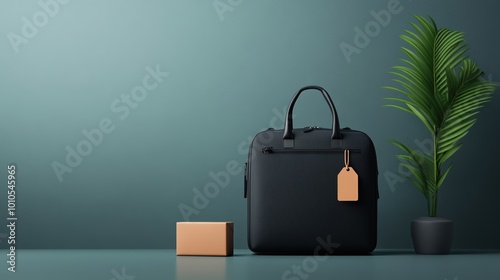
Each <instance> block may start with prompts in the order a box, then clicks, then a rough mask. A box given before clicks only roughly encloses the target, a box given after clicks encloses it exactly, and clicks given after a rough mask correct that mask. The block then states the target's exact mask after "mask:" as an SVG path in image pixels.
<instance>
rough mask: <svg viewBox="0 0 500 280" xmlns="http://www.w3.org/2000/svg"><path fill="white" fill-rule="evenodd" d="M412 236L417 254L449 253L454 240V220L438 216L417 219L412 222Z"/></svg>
mask: <svg viewBox="0 0 500 280" xmlns="http://www.w3.org/2000/svg"><path fill="white" fill-rule="evenodd" d="M411 238H412V240H413V248H415V253H417V254H425V255H445V254H449V253H450V249H451V243H452V240H453V222H452V221H451V220H447V219H443V218H437V217H421V218H418V219H415V220H413V221H412V222H411Z"/></svg>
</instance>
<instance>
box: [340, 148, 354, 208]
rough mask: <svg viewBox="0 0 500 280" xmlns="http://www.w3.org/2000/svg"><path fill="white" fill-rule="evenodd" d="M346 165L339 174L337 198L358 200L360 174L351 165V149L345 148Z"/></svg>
mask: <svg viewBox="0 0 500 280" xmlns="http://www.w3.org/2000/svg"><path fill="white" fill-rule="evenodd" d="M344 165H345V166H344V167H343V168H342V170H340V173H339V175H337V200H338V201H358V174H357V173H356V171H354V168H352V167H350V166H349V150H344Z"/></svg>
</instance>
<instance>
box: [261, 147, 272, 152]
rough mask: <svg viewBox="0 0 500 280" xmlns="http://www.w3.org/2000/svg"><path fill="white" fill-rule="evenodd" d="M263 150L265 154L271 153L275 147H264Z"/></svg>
mask: <svg viewBox="0 0 500 280" xmlns="http://www.w3.org/2000/svg"><path fill="white" fill-rule="evenodd" d="M262 152H263V153H264V154H270V153H272V152H273V147H264V148H262Z"/></svg>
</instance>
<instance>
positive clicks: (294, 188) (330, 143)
mask: <svg viewBox="0 0 500 280" xmlns="http://www.w3.org/2000/svg"><path fill="white" fill-rule="evenodd" d="M309 89H314V90H317V91H320V92H321V93H322V94H323V97H324V98H325V100H326V102H327V104H328V106H329V107H330V110H331V112H332V128H331V129H330V128H319V127H305V128H293V123H292V111H293V107H294V104H295V102H296V101H297V98H298V97H299V95H300V94H301V93H302V92H303V91H305V90H309ZM377 180H378V171H377V159H376V154H375V148H374V145H373V143H372V141H371V139H370V138H369V137H368V136H367V135H366V134H365V133H363V132H360V131H356V130H351V129H349V128H343V129H340V128H339V120H338V116H337V112H336V110H335V106H334V105H333V102H332V100H331V98H330V96H329V95H328V93H327V92H326V91H325V90H324V89H323V88H321V87H318V86H308V87H304V88H302V89H300V90H299V91H298V92H297V93H296V94H295V96H294V97H293V98H292V101H291V102H290V105H289V107H288V111H287V116H286V121H285V128H284V129H283V130H275V129H268V130H266V131H263V132H260V133H258V134H257V135H256V136H255V138H254V139H253V141H252V143H251V145H250V148H249V155H248V162H247V164H246V170H245V197H246V198H247V205H248V209H247V212H248V213H247V214H248V217H247V218H248V247H249V248H250V250H252V251H253V252H255V253H260V254H311V255H312V254H314V255H318V254H319V255H324V254H350V253H353V254H366V253H370V252H372V251H373V250H374V249H375V246H376V243H377V200H378V181H377Z"/></svg>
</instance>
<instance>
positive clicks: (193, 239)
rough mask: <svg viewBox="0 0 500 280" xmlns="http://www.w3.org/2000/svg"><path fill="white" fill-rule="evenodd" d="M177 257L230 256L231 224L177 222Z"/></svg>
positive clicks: (231, 250) (231, 243)
mask: <svg viewBox="0 0 500 280" xmlns="http://www.w3.org/2000/svg"><path fill="white" fill-rule="evenodd" d="M176 236H177V255H178V256H232V255H233V223H232V222H178V223H177V235H176Z"/></svg>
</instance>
